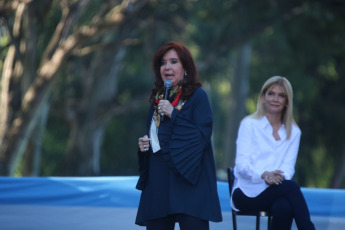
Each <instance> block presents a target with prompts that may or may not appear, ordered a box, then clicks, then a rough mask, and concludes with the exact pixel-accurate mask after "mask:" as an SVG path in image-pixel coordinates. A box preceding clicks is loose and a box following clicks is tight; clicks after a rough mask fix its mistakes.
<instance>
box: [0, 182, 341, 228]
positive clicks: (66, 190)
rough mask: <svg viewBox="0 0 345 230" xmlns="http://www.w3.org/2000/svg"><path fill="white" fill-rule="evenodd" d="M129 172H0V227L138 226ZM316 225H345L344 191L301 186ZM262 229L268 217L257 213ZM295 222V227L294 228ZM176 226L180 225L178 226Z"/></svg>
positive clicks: (224, 187)
mask: <svg viewBox="0 0 345 230" xmlns="http://www.w3.org/2000/svg"><path fill="white" fill-rule="evenodd" d="M137 180H138V177H137V176H132V177H46V178H44V177H36V178H34V177H26V178H25V177H22V178H15V177H0V230H140V229H143V230H144V229H145V228H144V227H140V226H137V225H135V217H136V212H137V207H138V204H139V198H140V194H141V192H140V191H138V190H136V189H135V185H136V182H137ZM217 185H218V195H219V199H220V204H221V209H222V213H223V222H220V223H213V222H211V223H210V226H211V230H231V229H232V218H231V207H230V197H229V187H228V184H227V183H226V182H220V181H219V182H218V183H217ZM302 192H303V193H304V195H305V197H306V201H307V203H308V207H309V210H310V213H311V215H312V221H313V222H314V224H315V226H316V229H317V230H341V229H344V226H345V199H344V198H345V190H341V189H314V188H302ZM261 219H262V221H261V226H262V227H261V229H267V227H266V225H267V219H266V218H261ZM237 222H238V229H239V230H254V229H255V218H254V217H238V220H237ZM296 229H297V228H296V226H295V224H294V225H293V230H296ZM175 230H179V227H178V225H176V227H175Z"/></svg>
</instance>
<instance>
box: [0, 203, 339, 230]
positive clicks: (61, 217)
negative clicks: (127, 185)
mask: <svg viewBox="0 0 345 230" xmlns="http://www.w3.org/2000/svg"><path fill="white" fill-rule="evenodd" d="M136 211H137V210H136V208H113V207H111V208H109V207H85V206H79V207H75V206H42V205H40V206H35V205H0V226H1V227H0V229H2V230H144V229H145V228H144V227H141V226H138V225H135V224H134V221H135V216H136ZM261 220H262V221H261V229H266V228H267V227H266V224H267V219H266V218H261ZM312 220H313V222H314V224H315V226H316V229H317V230H341V229H343V228H344V226H345V218H325V217H316V216H312ZM237 222H238V229H241V230H254V229H255V218H253V217H238V220H237ZM210 228H211V230H230V229H232V219H231V213H230V212H223V222H220V223H212V222H211V223H210ZM292 229H293V230H297V228H296V226H295V224H294V225H293V228H292ZM175 230H179V227H178V225H176V227H175Z"/></svg>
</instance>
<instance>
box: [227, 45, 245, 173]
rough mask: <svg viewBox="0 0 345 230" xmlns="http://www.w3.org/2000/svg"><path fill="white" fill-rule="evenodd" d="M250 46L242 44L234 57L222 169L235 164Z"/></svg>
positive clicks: (242, 114)
mask: <svg viewBox="0 0 345 230" xmlns="http://www.w3.org/2000/svg"><path fill="white" fill-rule="evenodd" d="M250 56H251V46H250V44H248V43H247V44H244V45H243V46H242V47H241V48H240V50H239V55H238V56H237V57H236V66H235V76H234V78H233V81H232V84H231V97H230V100H231V103H230V110H229V119H228V120H227V123H226V134H225V138H226V139H225V140H226V141H225V146H224V153H225V154H224V157H225V160H224V165H223V167H222V168H223V169H225V168H227V167H229V166H231V167H233V166H234V164H235V156H236V138H237V132H238V127H239V124H240V122H241V120H242V119H243V117H244V116H245V115H246V99H247V96H248V88H249V68H250Z"/></svg>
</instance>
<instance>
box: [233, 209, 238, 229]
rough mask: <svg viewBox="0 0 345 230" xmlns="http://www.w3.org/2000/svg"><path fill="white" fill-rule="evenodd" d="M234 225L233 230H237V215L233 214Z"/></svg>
mask: <svg viewBox="0 0 345 230" xmlns="http://www.w3.org/2000/svg"><path fill="white" fill-rule="evenodd" d="M232 225H233V230H237V222H236V214H235V213H233V212H232Z"/></svg>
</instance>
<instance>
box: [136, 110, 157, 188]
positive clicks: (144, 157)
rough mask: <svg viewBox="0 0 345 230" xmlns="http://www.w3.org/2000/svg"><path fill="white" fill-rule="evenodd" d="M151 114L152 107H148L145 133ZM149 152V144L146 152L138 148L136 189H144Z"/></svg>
mask: <svg viewBox="0 0 345 230" xmlns="http://www.w3.org/2000/svg"><path fill="white" fill-rule="evenodd" d="M152 114H153V108H152V107H150V110H149V112H148V116H147V120H146V126H147V133H148V132H149V131H148V130H149V127H150V124H151V119H152ZM147 135H148V134H147ZM151 152H152V149H151V145H150V148H149V151H147V152H141V151H140V149H139V148H138V151H137V154H138V163H139V179H138V182H137V185H136V189H138V190H144V188H145V186H146V184H147V180H148V175H149V167H150V154H151Z"/></svg>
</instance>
